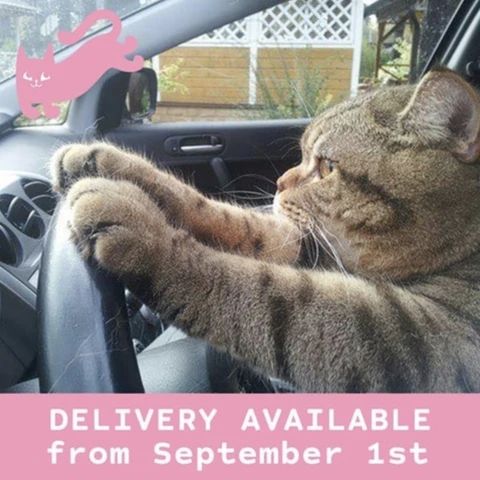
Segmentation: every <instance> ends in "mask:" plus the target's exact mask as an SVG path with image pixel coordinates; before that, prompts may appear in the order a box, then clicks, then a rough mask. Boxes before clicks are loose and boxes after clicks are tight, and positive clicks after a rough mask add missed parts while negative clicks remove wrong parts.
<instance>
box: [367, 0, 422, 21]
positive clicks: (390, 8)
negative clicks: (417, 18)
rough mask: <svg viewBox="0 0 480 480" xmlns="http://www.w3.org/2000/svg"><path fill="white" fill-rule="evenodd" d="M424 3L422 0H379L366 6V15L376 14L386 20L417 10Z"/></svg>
mask: <svg viewBox="0 0 480 480" xmlns="http://www.w3.org/2000/svg"><path fill="white" fill-rule="evenodd" d="M422 3H423V2H422V1H421V0H377V1H376V2H375V3H372V4H371V5H369V6H368V7H365V17H368V16H370V15H376V17H377V18H378V19H379V20H383V19H385V20H386V19H389V18H392V17H397V16H400V15H405V14H406V13H408V12H409V11H411V10H416V9H417V7H418V6H420V4H422Z"/></svg>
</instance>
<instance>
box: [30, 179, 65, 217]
mask: <svg viewBox="0 0 480 480" xmlns="http://www.w3.org/2000/svg"><path fill="white" fill-rule="evenodd" d="M22 185H23V190H24V191H25V193H26V195H27V197H28V198H29V199H30V200H31V201H32V202H33V203H34V204H35V205H36V206H37V207H38V208H39V209H40V210H43V211H44V212H45V213H48V215H53V212H54V211H55V207H56V206H57V198H56V197H55V194H54V193H53V192H52V187H51V186H50V185H49V184H48V183H47V182H43V181H42V180H34V179H25V180H22Z"/></svg>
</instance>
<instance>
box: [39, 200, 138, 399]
mask: <svg viewBox="0 0 480 480" xmlns="http://www.w3.org/2000/svg"><path fill="white" fill-rule="evenodd" d="M68 214H69V209H68V207H67V206H66V205H65V204H64V203H63V202H62V203H60V204H59V206H58V208H57V211H56V213H55V215H54V217H53V219H52V222H51V225H50V229H49V232H48V234H47V237H46V242H45V246H44V251H43V257H42V262H41V270H40V278H39V288H38V296H37V312H38V316H39V353H38V373H39V379H40V391H41V392H44V393H47V392H49V393H70V392H71V393H73V392H95V393H143V392H144V387H143V383H142V380H141V377H140V371H139V368H138V362H137V359H136V356H135V352H134V348H133V343H132V339H131V334H130V327H129V321H128V315H127V308H126V303H125V293H124V288H123V286H122V285H121V284H120V283H119V282H118V281H117V280H116V279H114V278H112V277H111V276H110V275H109V274H108V273H106V272H105V271H102V270H101V269H99V268H98V267H97V266H95V265H92V264H90V263H89V262H85V261H84V260H83V259H82V258H81V256H80V254H79V253H78V250H77V248H76V246H75V245H74V243H73V241H72V240H71V235H70V232H69V229H68V226H67V225H68V224H67V219H68Z"/></svg>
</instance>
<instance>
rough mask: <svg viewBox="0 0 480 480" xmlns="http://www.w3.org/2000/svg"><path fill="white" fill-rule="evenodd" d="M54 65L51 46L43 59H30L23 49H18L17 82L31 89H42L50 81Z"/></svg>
mask: <svg viewBox="0 0 480 480" xmlns="http://www.w3.org/2000/svg"><path fill="white" fill-rule="evenodd" d="M54 65H55V59H54V51H53V46H52V45H51V44H50V45H49V46H48V48H47V51H46V53H45V55H44V57H43V58H30V57H28V56H27V54H26V53H25V50H24V48H23V47H20V48H19V49H18V54H17V82H20V84H21V85H22V84H23V86H28V87H30V88H33V89H37V88H42V87H44V86H45V85H47V84H48V82H49V81H50V80H51V79H52V75H53V68H54Z"/></svg>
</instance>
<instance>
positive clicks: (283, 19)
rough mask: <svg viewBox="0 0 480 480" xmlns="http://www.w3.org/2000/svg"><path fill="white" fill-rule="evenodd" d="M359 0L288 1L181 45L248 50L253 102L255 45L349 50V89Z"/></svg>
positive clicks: (357, 50)
mask: <svg viewBox="0 0 480 480" xmlns="http://www.w3.org/2000/svg"><path fill="white" fill-rule="evenodd" d="M362 22H363V0H290V1H288V2H285V3H282V4H280V5H276V6H275V7H272V8H269V9H268V10H265V11H263V12H260V13H258V14H255V15H251V16H250V17H248V18H245V19H243V20H240V21H237V22H234V23H231V24H229V25H226V26H224V27H222V28H219V29H217V30H214V31H213V32H210V33H207V34H205V35H202V36H201V37H199V38H196V39H194V40H192V41H190V42H188V43H187V44H185V45H188V46H198V47H234V46H235V47H245V48H249V49H250V85H249V92H250V93H249V102H250V103H252V104H253V103H255V102H256V91H257V75H256V70H257V57H258V49H259V48H298V47H313V48H350V49H353V61H352V75H351V79H352V81H351V91H352V94H355V93H356V88H357V83H358V76H359V70H360V54H361V37H362Z"/></svg>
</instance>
